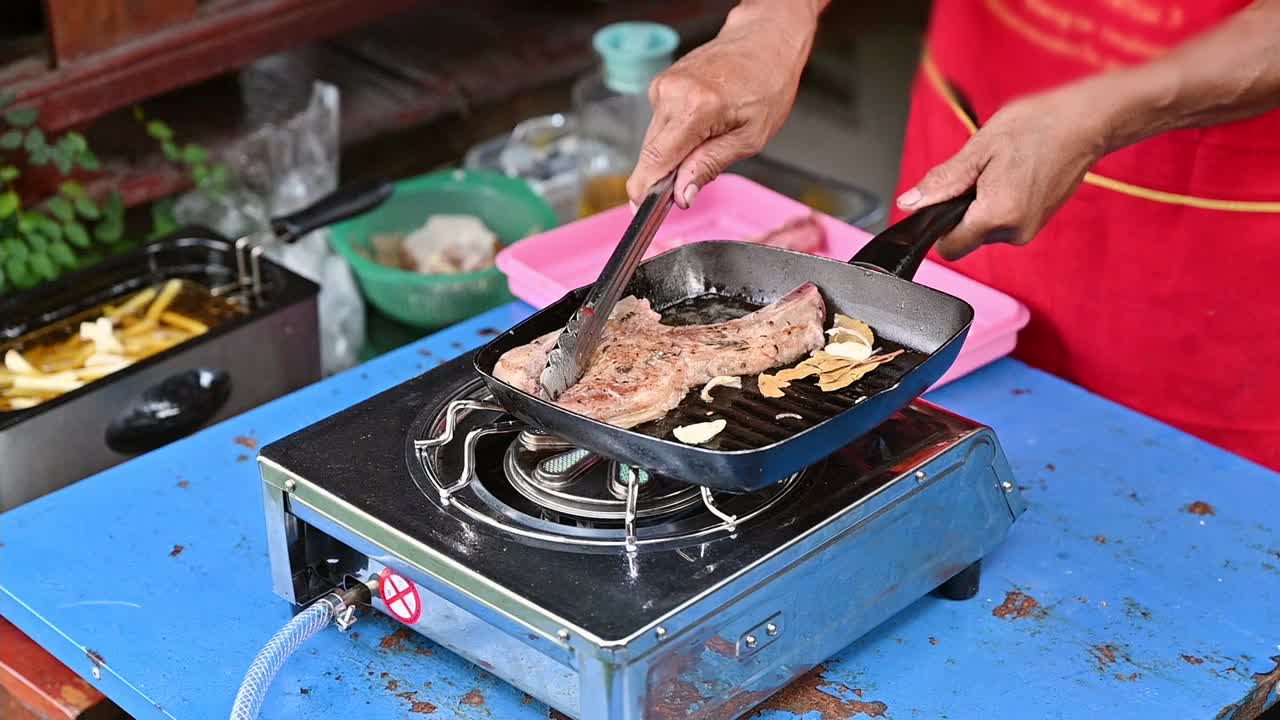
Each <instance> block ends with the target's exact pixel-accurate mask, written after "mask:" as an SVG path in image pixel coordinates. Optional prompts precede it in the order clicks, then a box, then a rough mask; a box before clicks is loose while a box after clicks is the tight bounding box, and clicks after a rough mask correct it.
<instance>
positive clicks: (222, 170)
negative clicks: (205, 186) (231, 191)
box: [209, 165, 228, 188]
mask: <svg viewBox="0 0 1280 720" xmlns="http://www.w3.org/2000/svg"><path fill="white" fill-rule="evenodd" d="M227 176H228V172H227V168H226V167H224V166H222V165H215V166H214V168H213V169H212V170H210V171H209V182H210V184H212V185H214V186H215V187H219V188H221V187H224V186H225V185H226V184H227Z"/></svg>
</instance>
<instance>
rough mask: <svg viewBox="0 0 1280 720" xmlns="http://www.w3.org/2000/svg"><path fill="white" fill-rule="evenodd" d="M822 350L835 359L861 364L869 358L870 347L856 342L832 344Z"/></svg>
mask: <svg viewBox="0 0 1280 720" xmlns="http://www.w3.org/2000/svg"><path fill="white" fill-rule="evenodd" d="M824 349H825V350H826V351H827V352H829V353H831V354H832V355H835V356H836V357H842V358H848V359H850V360H856V361H857V362H863V361H864V360H866V359H867V358H869V357H871V346H870V345H867V344H865V343H862V342H859V341H857V340H854V341H850V342H834V343H831V344H830V345H828V346H827V347H826V348H824Z"/></svg>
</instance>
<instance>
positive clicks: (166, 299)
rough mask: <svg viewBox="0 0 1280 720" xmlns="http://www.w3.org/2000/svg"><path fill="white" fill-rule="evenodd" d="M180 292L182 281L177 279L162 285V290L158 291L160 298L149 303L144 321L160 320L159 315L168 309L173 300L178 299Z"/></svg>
mask: <svg viewBox="0 0 1280 720" xmlns="http://www.w3.org/2000/svg"><path fill="white" fill-rule="evenodd" d="M181 290H182V281H181V280H178V279H177V278H175V279H173V280H170V281H169V282H167V283H165V284H164V289H163V290H161V291H160V297H157V298H156V301H155V302H153V303H151V307H148V308H147V315H146V319H147V320H150V321H152V322H155V321H157V320H159V319H160V315H161V314H162V313H164V311H165V310H168V309H169V305H170V304H171V303H172V302H173V299H174V298H176V297H178V293H179V292H180V291H181Z"/></svg>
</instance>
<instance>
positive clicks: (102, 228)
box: [93, 219, 124, 245]
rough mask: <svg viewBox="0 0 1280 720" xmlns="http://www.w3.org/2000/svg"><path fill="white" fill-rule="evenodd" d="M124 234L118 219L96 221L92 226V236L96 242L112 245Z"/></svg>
mask: <svg viewBox="0 0 1280 720" xmlns="http://www.w3.org/2000/svg"><path fill="white" fill-rule="evenodd" d="M123 235H124V226H123V225H122V224H121V222H120V221H119V220H112V219H107V220H103V221H102V222H100V223H98V224H97V225H96V226H95V227H94V228H93V236H94V238H96V239H97V240H98V242H103V243H106V244H108V245H114V244H116V243H118V242H120V238H121V237H123Z"/></svg>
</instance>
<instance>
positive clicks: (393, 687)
mask: <svg viewBox="0 0 1280 720" xmlns="http://www.w3.org/2000/svg"><path fill="white" fill-rule="evenodd" d="M383 689H384V690H386V691H387V692H395V691H397V690H399V689H400V681H399V680H396V679H395V678H391V679H390V680H388V681H387V686H386V687H385V688H383Z"/></svg>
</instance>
